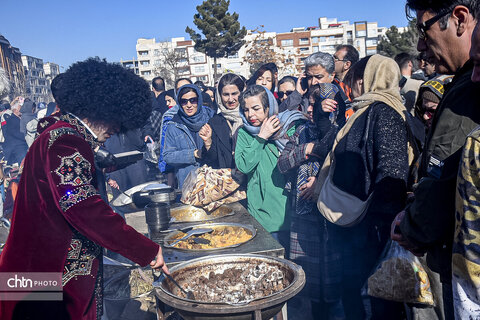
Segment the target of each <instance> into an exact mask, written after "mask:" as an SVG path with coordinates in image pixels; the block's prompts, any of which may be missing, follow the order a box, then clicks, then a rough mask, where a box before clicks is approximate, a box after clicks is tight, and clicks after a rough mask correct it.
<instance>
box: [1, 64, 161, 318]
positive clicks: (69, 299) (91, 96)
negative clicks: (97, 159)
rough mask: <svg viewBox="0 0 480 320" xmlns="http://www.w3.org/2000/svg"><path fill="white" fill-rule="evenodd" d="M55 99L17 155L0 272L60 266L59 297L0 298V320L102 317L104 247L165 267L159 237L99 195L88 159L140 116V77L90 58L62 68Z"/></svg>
mask: <svg viewBox="0 0 480 320" xmlns="http://www.w3.org/2000/svg"><path fill="white" fill-rule="evenodd" d="M56 100H57V101H56V102H57V104H58V107H59V108H60V112H59V113H55V114H54V115H53V116H51V117H47V118H44V119H42V120H41V121H40V122H39V124H38V132H39V136H38V137H37V138H36V140H35V141H34V143H33V144H32V146H31V147H30V150H29V151H28V153H27V156H26V158H25V164H24V169H23V173H22V177H21V179H20V183H19V189H18V196H17V198H16V200H15V208H14V211H13V218H12V227H11V229H10V234H9V237H8V240H7V243H6V245H5V248H4V250H3V252H2V254H1V256H0V272H16V273H21V272H61V273H62V274H63V275H62V284H63V301H56V302H55V301H33V302H32V301H1V302H0V319H12V318H13V319H100V317H101V315H102V309H103V308H102V251H103V248H107V249H109V250H112V251H115V252H118V253H120V254H122V255H123V256H125V257H127V258H128V259H130V260H132V261H134V262H136V263H138V264H140V265H141V266H145V265H148V264H150V266H151V267H152V268H155V269H156V268H162V269H163V270H164V271H165V272H168V269H167V268H166V266H165V263H164V260H163V256H162V250H161V248H160V246H159V245H158V244H156V243H154V242H153V241H151V240H149V239H148V238H146V237H144V236H143V235H141V234H140V233H138V232H137V231H135V230H134V229H133V228H131V227H130V226H128V225H127V224H126V223H125V221H124V220H123V219H122V218H121V217H120V216H119V215H118V214H116V213H115V212H113V211H112V209H111V208H110V207H109V206H108V204H106V203H105V202H104V201H103V200H102V199H101V197H100V196H99V194H98V186H99V184H101V183H104V181H97V174H96V168H95V163H94V152H95V151H96V150H97V148H98V147H99V146H100V145H101V144H102V143H103V142H105V140H106V139H108V138H109V137H110V136H111V135H113V134H114V133H116V132H118V131H122V130H127V129H133V128H138V127H140V126H142V124H143V123H144V122H145V120H146V118H147V117H148V115H149V114H150V109H151V100H150V90H149V87H148V84H147V83H146V82H145V81H144V80H143V79H141V78H140V77H138V76H136V75H135V74H133V73H132V72H130V71H128V70H126V69H124V68H122V67H121V66H120V65H116V64H110V63H107V62H106V61H101V60H99V59H92V58H90V59H88V60H86V61H83V62H78V63H75V64H73V65H72V66H71V67H70V68H69V69H68V70H67V71H66V72H65V73H64V74H62V77H61V83H59V84H58V87H57V88H56Z"/></svg>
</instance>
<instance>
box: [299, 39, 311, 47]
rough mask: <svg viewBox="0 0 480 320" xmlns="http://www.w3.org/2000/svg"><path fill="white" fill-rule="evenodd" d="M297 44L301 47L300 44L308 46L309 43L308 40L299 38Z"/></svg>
mask: <svg viewBox="0 0 480 320" xmlns="http://www.w3.org/2000/svg"><path fill="white" fill-rule="evenodd" d="M299 43H300V45H302V44H309V43H310V41H309V40H308V38H300V42H299Z"/></svg>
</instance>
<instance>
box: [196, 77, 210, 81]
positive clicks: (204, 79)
mask: <svg viewBox="0 0 480 320" xmlns="http://www.w3.org/2000/svg"><path fill="white" fill-rule="evenodd" d="M197 81H203V82H206V81H208V79H207V76H199V77H197Z"/></svg>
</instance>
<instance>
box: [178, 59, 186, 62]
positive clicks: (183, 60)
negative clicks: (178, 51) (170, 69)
mask: <svg viewBox="0 0 480 320" xmlns="http://www.w3.org/2000/svg"><path fill="white" fill-rule="evenodd" d="M185 62H187V58H180V59H178V63H185Z"/></svg>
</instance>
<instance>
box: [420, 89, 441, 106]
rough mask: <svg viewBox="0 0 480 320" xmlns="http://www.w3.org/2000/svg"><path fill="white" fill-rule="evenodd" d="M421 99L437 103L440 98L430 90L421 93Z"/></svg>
mask: <svg viewBox="0 0 480 320" xmlns="http://www.w3.org/2000/svg"><path fill="white" fill-rule="evenodd" d="M422 99H423V100H429V101H432V102H434V103H439V102H440V97H439V96H438V95H436V94H435V93H433V92H432V91H430V90H425V91H423V94H422Z"/></svg>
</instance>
